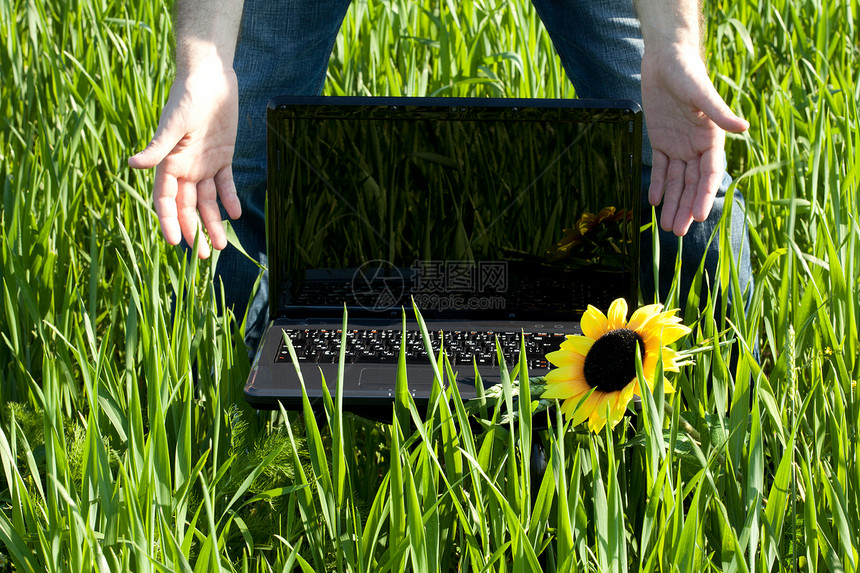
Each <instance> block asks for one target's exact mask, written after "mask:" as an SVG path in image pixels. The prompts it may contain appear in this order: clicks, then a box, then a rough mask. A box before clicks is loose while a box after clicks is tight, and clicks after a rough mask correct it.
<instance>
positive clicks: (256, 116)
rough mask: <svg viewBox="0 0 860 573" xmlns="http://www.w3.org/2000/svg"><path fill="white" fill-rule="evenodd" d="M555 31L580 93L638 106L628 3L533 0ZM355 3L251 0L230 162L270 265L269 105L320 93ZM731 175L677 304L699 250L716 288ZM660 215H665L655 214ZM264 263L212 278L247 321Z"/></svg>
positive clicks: (258, 305)
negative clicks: (719, 231) (715, 235)
mask: <svg viewBox="0 0 860 573" xmlns="http://www.w3.org/2000/svg"><path fill="white" fill-rule="evenodd" d="M533 2H534V5H535V8H536V9H537V12H538V14H539V15H540V17H541V19H542V20H543V23H544V26H545V27H546V28H547V30H548V31H549V34H550V37H551V38H552V41H553V44H554V45H555V48H556V50H557V51H558V53H559V55H560V57H561V61H562V63H563V65H564V68H565V71H566V72H567V75H568V77H569V78H570V79H571V81H572V82H573V84H574V87H575V88H576V92H577V95H578V96H579V97H584V98H601V99H603V98H605V99H630V100H634V101H637V102H641V101H642V98H641V94H640V65H641V60H642V53H643V44H642V38H641V34H640V31H639V21H638V19H637V17H636V14H635V12H634V10H633V4H632V0H533ZM349 3H350V2H349V0H314V1H312V2H307V1H303V0H282V1H280V2H270V1H268V0H246V1H245V9H244V14H243V16H242V26H241V30H240V34H239V43H238V45H237V48H236V57H235V62H234V67H235V70H236V74H237V76H238V80H239V126H238V127H239V129H238V136H237V138H236V151H235V156H234V159H233V176H234V178H235V181H236V188H237V189H238V192H239V197H240V200H241V201H242V212H243V214H242V217H241V218H240V219H239V220H237V221H234V222H233V226H234V228H235V230H236V234H237V236H238V238H239V240H240V242H241V243H242V246H243V247H244V248H245V250H246V251H247V252H248V253H249V254H250V255H251V256H253V257H255V258H256V259H257V260H258V261H259V262H260V263H261V264H262V265H264V266H265V265H266V264H267V258H266V242H265V209H264V205H265V193H266V154H265V141H266V129H265V117H266V115H265V114H266V104H267V103H268V101H269V99H270V98H271V97H273V96H275V95H284V94H291V95H315V94H319V93H320V92H321V90H322V87H323V83H324V82H325V77H326V69H327V66H328V60H329V56H330V54H331V50H332V47H333V45H334V42H335V39H336V37H337V34H338V31H339V29H340V25H341V22H342V21H343V18H344V16H345V14H346V11H347V8H348V7H349ZM643 139H644V141H643V153H642V155H643V165H644V169H643V179H642V204H643V210H642V216H643V219H644V220H646V221H650V216H651V209H650V205H648V202H647V190H648V182H649V181H650V163H651V146H650V144H649V143H648V138H647V129H646V132H645V134H644V136H643ZM730 182H731V179H730V178H729V177H728V175H726V176H725V177H724V180H723V185H722V187H721V189H720V192H719V195H718V197H717V200H716V202H715V204H714V209H713V211H712V212H711V215H710V217H709V219H708V220H706V221H705V222H703V223H694V224H693V226H692V228H691V229H690V232H689V234H688V235H687V236H686V237H685V238H684V242H683V252H682V261H683V265H682V277H681V295H682V300H681V305H682V308H683V306H684V304H685V299H686V296H685V293H686V292H687V291H688V290H689V285H690V283H691V281H692V280H693V277H694V276H695V273H696V271H697V269H698V266H699V263H700V261H701V259H702V256H703V255H704V256H706V269H707V271H708V273H709V275H710V283H709V284H711V285H713V284H715V281H714V273H715V269H716V262H717V258H718V251H717V242H716V241H713V242H712V243H711V245H710V246H708V243H709V241H710V238H711V234H712V231H713V230H714V228H715V227H716V225H717V223H718V222H719V220H720V217H721V216H722V213H723V202H724V195H725V191H726V189H727V188H728V185H729V183H730ZM735 200H736V202H737V205H736V206H735V209H734V211H733V217H732V222H731V224H732V237H733V250H734V251H735V252H734V255H735V259H736V260H739V267H740V268H739V271H740V275H741V276H740V280H741V287H742V288H744V287H746V286H747V284H748V283H749V281H750V280H751V270H750V261H749V240H748V237H747V231H746V227H745V224H744V216H743V198H742V197H741V196H740V194H739V193H737V192H736V193H735ZM658 220H659V216H658ZM660 241H661V248H660V259H661V261H660V269H661V273H660V274H661V276H660V277H659V290H660V293H661V299H662V298H664V297H665V294H666V293H667V292H668V290H669V286H670V285H671V282H672V279H673V275H674V269H675V258H676V254H677V240H676V239H675V237H674V235H672V234H671V233H665V232H662V231H661V232H660ZM640 268H641V273H640V288H641V290H642V294H643V298H644V300H646V301H651V300H653V298H654V278H653V272H652V269H653V267H652V254H651V240H650V234H647V235H643V237H642V243H641V257H640ZM258 273H259V269H258V268H257V266H255V265H254V264H253V263H251V262H250V261H248V260H247V259H246V258H245V257H244V256H243V255H241V254H240V253H239V252H238V251H236V250H235V249H234V248H232V247H228V248H227V249H225V250H224V251H223V253H222V254H221V257H220V259H219V261H218V267H217V270H216V281H217V280H219V279H220V280H223V282H224V288H225V293H226V304H227V305H228V306H231V307H233V308H234V310H235V312H236V313H237V316H238V317H239V319H240V320H241V318H242V316H243V314H244V312H245V308H246V305H247V304H248V297H249V294H250V291H251V287H252V285H253V284H254V282H255V280H256V279H257V276H258ZM268 319H269V317H268V282H267V277H266V276H265V275H264V276H263V277H262V280H261V284H260V289H259V291H258V292H257V294H256V296H255V298H254V299H253V301H251V302H250V305H249V306H248V322H247V324H246V335H245V340H246V342H247V344H248V345H249V347H250V348H251V349H254V348H256V345H257V342H258V340H259V337H260V336H261V334H262V331H263V328H264V327H265V326H266V324H267V323H268Z"/></svg>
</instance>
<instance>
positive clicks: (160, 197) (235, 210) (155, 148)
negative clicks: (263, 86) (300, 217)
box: [128, 66, 242, 259]
mask: <svg viewBox="0 0 860 573" xmlns="http://www.w3.org/2000/svg"><path fill="white" fill-rule="evenodd" d="M238 115H239V111H238V87H237V83H236V74H235V73H234V72H233V70H232V69H226V70H225V69H224V68H223V67H220V66H219V67H217V68H208V69H207V68H198V69H196V70H195V71H194V73H193V74H189V75H181V76H177V78H176V79H175V80H174V82H173V86H172V87H171V89H170V96H169V97H168V100H167V103H166V104H165V105H164V109H163V110H162V112H161V118H160V119H159V122H158V128H157V129H156V131H155V135H154V136H153V137H152V141H150V142H149V145H147V146H146V148H145V149H144V150H143V151H141V152H140V153H138V154H137V155H134V156H132V157H130V158H129V160H128V164H129V166H131V167H132V168H134V169H151V168H152V167H155V183H154V186H153V190H152V200H153V203H154V204H155V212H156V214H157V215H158V221H159V223H160V225H161V233H162V234H163V235H164V239H165V240H166V241H167V242H168V243H170V244H171V245H176V244H179V241H180V239H181V238H182V237H185V241H186V242H187V243H188V244H189V245H192V244H194V238H195V236H196V235H197V232H198V230H199V229H200V223H201V222H202V224H203V227H205V229H206V231H207V233H208V234H209V239H210V240H211V241H212V246H213V247H214V248H216V249H219V250H220V249H223V248H224V247H226V246H227V237H226V235H225V233H224V228H223V226H222V225H221V213H220V210H219V209H218V198H219V197H220V199H221V203H222V204H223V205H224V208H225V209H226V211H227V214H228V215H229V216H230V217H231V218H232V219H236V218H238V217H239V216H240V215H241V213H242V207H241V205H240V204H239V198H238V197H237V195H236V187H235V185H234V183H233V171H232V168H231V163H232V160H233V149H234V147H235V144H236V126H237V121H238ZM198 213H199V217H198ZM201 239H202V238H201ZM198 254H199V256H200V258H202V259H205V258H207V257H208V256H209V254H210V249H209V245H208V244H207V242H206V241H205V240H201V241H200V242H199V247H198Z"/></svg>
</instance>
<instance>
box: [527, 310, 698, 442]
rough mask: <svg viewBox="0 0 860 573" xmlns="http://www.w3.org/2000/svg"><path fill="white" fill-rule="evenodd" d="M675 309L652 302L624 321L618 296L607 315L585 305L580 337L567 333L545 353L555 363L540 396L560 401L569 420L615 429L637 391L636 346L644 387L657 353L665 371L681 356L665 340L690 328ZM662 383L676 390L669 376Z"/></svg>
mask: <svg viewBox="0 0 860 573" xmlns="http://www.w3.org/2000/svg"><path fill="white" fill-rule="evenodd" d="M676 312H677V310H669V311H665V312H664V311H663V305H660V304H652V305H648V306H643V307H642V308H640V309H638V310H636V311H635V312H634V313H633V316H631V317H630V321H627V303H626V302H625V300H624V299H623V298H619V299H616V300H615V301H614V302H613V303H612V304H611V305H610V307H609V315H608V316H607V315H604V314H603V313H602V312H601V311H599V310H598V309H596V308H595V307H593V306H591V305H589V306H588V310H587V311H586V312H585V314H584V315H583V316H582V321H581V322H580V326H581V328H582V333H583V335H584V336H579V335H569V336H567V339H566V340H565V341H564V342H562V343H561V349H560V350H557V351H555V352H550V353H549V354H547V355H546V359H547V360H548V361H549V362H550V363H551V364H552V365H554V366H557V368H554V369H553V370H550V371H549V373H548V374H547V375H546V378H545V382H546V390H545V391H544V393H543V394H542V395H541V398H545V399H556V400H563V403H562V405H561V411H562V413H563V414H564V415H565V416H567V417H568V418H571V420H572V422H573V424H574V425H577V424H580V423H582V422H584V421H585V420H586V419H588V427H589V429H590V430H592V431H593V432H599V431H600V430H602V429H603V426H604V425H605V424H606V422H607V421H608V422H609V424H610V427H613V428H614V427H615V425H616V424H617V423H618V422H619V421H620V420H621V417H622V415H623V414H624V410H625V409H626V408H627V404H628V403H629V402H630V400H631V399H632V398H633V396H634V394H635V395H641V389H640V388H639V378H638V377H637V376H636V347H637V346H638V347H639V352H640V355H641V357H642V370H643V374H644V376H645V381H646V382H647V383H648V387H649V388H653V386H654V371H655V369H656V367H657V359H658V358H659V357H660V356H662V357H663V369H664V370H666V371H672V372H678V369H679V368H678V366H679V361H680V355H679V354H678V353H677V352H675V351H674V350H672V349H671V348H667V347H666V346H665V345H667V344H672V343H673V342H675V341H676V340H678V339H679V338H681V337H682V336H684V335H686V334H689V333H690V329H689V328H687V327H686V326H684V325H683V324H680V322H681V319H680V318H679V317H677V316H675V313H676ZM664 384H665V386H664V387H665V391H666V392H674V391H675V389H674V388H673V387H672V385H671V384H669V382H668V381H665V382H664Z"/></svg>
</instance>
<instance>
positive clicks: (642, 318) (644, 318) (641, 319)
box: [627, 304, 663, 330]
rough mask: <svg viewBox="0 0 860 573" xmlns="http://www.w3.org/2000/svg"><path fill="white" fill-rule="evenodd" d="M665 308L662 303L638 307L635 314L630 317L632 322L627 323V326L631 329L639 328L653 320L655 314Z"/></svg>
mask: <svg viewBox="0 0 860 573" xmlns="http://www.w3.org/2000/svg"><path fill="white" fill-rule="evenodd" d="M661 310H663V305H662V304H649V305H646V306H643V307H642V308H637V309H636V310H635V311H633V316H631V317H630V322H628V323H627V328H629V329H630V330H639V328H640V327H641V326H642V325H643V324H645V323H646V322H648V321H649V320H651V318H653V317H654V316H655V315H657V314H659V313H660V311H661Z"/></svg>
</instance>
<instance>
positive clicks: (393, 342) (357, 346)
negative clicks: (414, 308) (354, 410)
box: [275, 328, 565, 370]
mask: <svg viewBox="0 0 860 573" xmlns="http://www.w3.org/2000/svg"><path fill="white" fill-rule="evenodd" d="M283 331H284V332H286V333H287V336H289V337H290V341H291V342H292V344H293V348H294V349H295V351H296V357H297V358H298V359H299V362H306V363H313V364H331V363H336V362H337V361H338V356H339V353H340V339H341V331H340V330H314V329H305V330H303V329H290V328H285V329H283ZM429 335H430V341H431V346H432V348H433V352H434V354H437V357H438V352H439V349H440V348H441V347H442V342H443V341H444V348H445V352H446V353H447V355H448V359H449V360H450V361H451V364H452V366H472V363H473V361H474V362H475V363H476V364H477V365H478V366H498V359H497V354H496V342H495V341H496V338H498V340H499V345H500V346H501V348H502V354H503V355H504V357H505V361H506V362H507V364H508V367H509V368H513V367H514V366H515V365H516V364H517V362H518V361H519V354H520V344H521V343H520V336H521V333H519V332H482V331H467V330H463V331H445V332H444V333H443V332H441V331H435V332H433V331H431V332H430V333H429ZM524 336H525V344H526V356H527V357H528V367H529V369H530V370H537V369H541V368H549V364H548V363H547V361H546V358H545V356H546V354H547V353H549V352H552V351H554V350H558V348H559V345H560V344H561V343H562V341H563V340H564V337H565V335H564V334H560V333H545V332H533V333H525V334H524ZM401 337H402V333H401V331H399V330H387V329H380V330H349V331H347V334H346V340H347V347H346V351H345V361H346V363H347V364H396V363H397V360H398V359H399V357H400V343H401ZM428 360H429V359H428V357H427V352H426V351H425V347H424V340H423V339H422V336H421V332H420V331H417V330H408V331H407V332H406V363H407V364H416V363H417V364H429V362H428ZM275 362H287V363H289V362H290V353H289V350H288V349H287V346H286V344H284V341H283V340H281V341H280V343H279V345H278V353H277V356H276V357H275Z"/></svg>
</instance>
